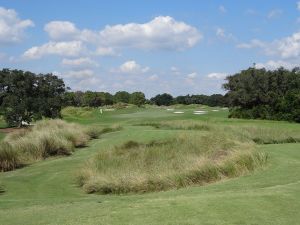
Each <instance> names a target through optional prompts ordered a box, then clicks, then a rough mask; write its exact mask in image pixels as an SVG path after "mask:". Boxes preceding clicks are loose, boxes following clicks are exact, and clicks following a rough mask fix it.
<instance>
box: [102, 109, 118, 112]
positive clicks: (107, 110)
mask: <svg viewBox="0 0 300 225" xmlns="http://www.w3.org/2000/svg"><path fill="white" fill-rule="evenodd" d="M103 111H106V112H109V111H115V109H103Z"/></svg>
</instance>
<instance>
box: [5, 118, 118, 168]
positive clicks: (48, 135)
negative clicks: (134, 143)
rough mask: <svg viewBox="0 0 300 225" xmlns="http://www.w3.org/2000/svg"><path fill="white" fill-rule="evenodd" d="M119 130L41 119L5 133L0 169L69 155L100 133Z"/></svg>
mask: <svg viewBox="0 0 300 225" xmlns="http://www.w3.org/2000/svg"><path fill="white" fill-rule="evenodd" d="M117 129H120V127H115V128H110V129H108V128H98V127H83V126H80V125H78V124H74V123H67V122H65V121H62V120H58V119H57V120H42V121H39V122H37V123H36V125H34V126H33V127H31V128H28V129H24V130H20V131H17V132H13V133H10V134H8V135H7V136H6V137H5V139H4V141H3V142H2V143H1V144H0V170H2V171H8V170H13V169H15V168H17V167H19V166H20V165H26V164H30V163H32V162H35V161H38V160H42V159H45V158H47V157H50V156H57V155H70V154H72V152H74V150H75V148H78V147H84V146H86V145H87V142H88V141H89V140H90V139H93V138H98V137H99V136H100V135H101V134H102V133H105V132H111V131H114V130H117Z"/></svg>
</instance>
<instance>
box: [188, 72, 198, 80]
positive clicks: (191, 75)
mask: <svg viewBox="0 0 300 225" xmlns="http://www.w3.org/2000/svg"><path fill="white" fill-rule="evenodd" d="M196 77H197V73H196V72H193V73H190V74H188V75H187V78H189V79H194V78H196Z"/></svg>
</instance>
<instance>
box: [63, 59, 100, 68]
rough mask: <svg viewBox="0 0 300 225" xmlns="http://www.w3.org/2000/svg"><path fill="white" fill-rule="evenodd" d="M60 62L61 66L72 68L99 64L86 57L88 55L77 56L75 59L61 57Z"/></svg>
mask: <svg viewBox="0 0 300 225" xmlns="http://www.w3.org/2000/svg"><path fill="white" fill-rule="evenodd" d="M61 64H62V65H63V66H67V67H74V68H81V67H85V68H87V67H97V66H99V64H98V63H97V62H96V61H94V60H92V59H90V58H88V57H81V58H77V59H63V60H62V62H61Z"/></svg>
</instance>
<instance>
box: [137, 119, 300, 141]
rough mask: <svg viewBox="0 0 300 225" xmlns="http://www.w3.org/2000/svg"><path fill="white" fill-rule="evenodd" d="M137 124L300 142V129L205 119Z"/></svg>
mask: <svg viewBox="0 0 300 225" xmlns="http://www.w3.org/2000/svg"><path fill="white" fill-rule="evenodd" d="M136 125H137V126H152V127H154V128H157V129H169V130H203V131H222V132H224V133H228V134H231V135H232V136H233V138H240V139H242V140H251V141H253V142H255V143H257V144H283V143H299V142H300V132H299V130H293V129H289V130H285V131H284V132H282V128H280V127H278V128H277V127H258V126H246V125H243V126H239V127H237V126H229V125H220V124H218V125H214V124H212V123H209V122H204V121H192V120H182V121H181V120H179V121H166V122H143V123H139V124H136Z"/></svg>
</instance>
